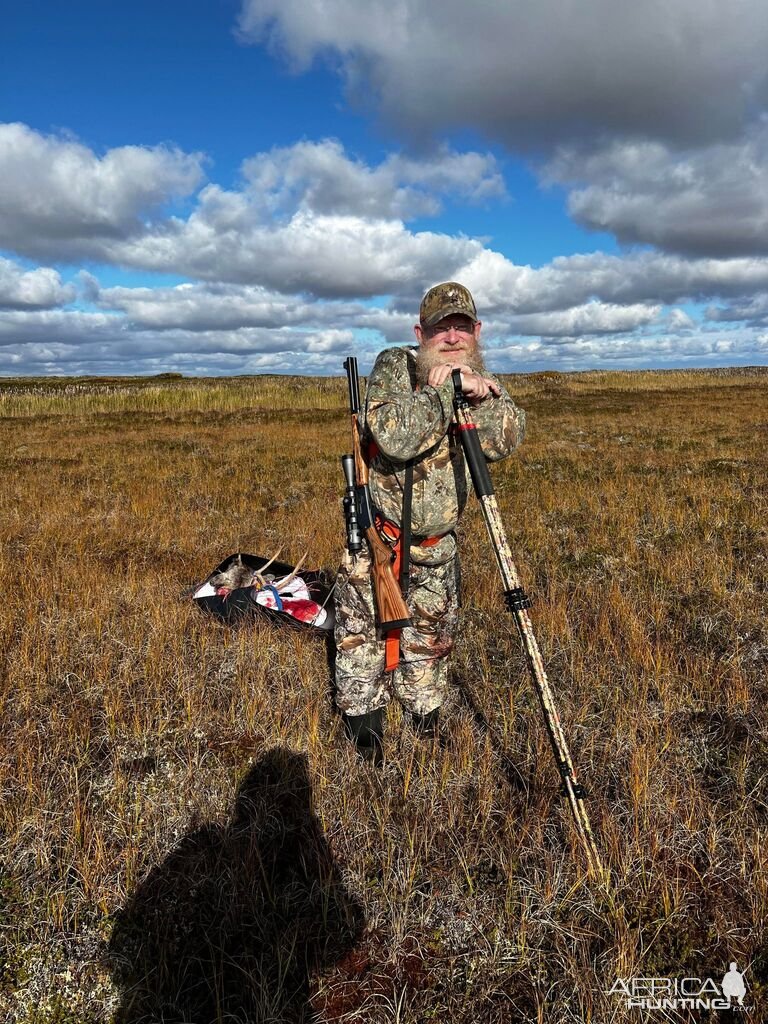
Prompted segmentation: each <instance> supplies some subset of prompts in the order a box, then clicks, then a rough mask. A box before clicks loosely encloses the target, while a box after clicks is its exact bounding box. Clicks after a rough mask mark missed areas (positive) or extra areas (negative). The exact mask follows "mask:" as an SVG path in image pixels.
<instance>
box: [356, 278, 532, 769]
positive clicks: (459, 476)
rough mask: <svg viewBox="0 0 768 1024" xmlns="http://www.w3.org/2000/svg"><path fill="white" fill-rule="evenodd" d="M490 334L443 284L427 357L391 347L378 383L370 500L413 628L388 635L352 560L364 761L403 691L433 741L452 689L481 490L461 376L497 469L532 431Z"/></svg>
mask: <svg viewBox="0 0 768 1024" xmlns="http://www.w3.org/2000/svg"><path fill="white" fill-rule="evenodd" d="M480 328H481V323H480V321H479V320H478V318H477V311H476V309H475V303H474V300H473V298H472V296H471V295H470V293H469V291H468V290H467V289H466V288H465V287H464V286H463V285H461V284H457V283H456V282H455V281H448V282H446V283H444V284H439V285H436V286H435V287H434V288H430V289H429V291H428V292H427V293H426V295H425V296H424V298H423V300H422V303H421V308H420V312H419V323H418V324H416V325H415V327H414V331H415V334H416V338H417V340H418V342H419V345H418V348H416V349H408V348H389V349H386V350H385V351H383V352H382V353H380V355H379V356H378V358H377V360H376V363H375V365H374V367H373V371H372V372H371V375H370V377H369V378H368V388H367V392H366V401H365V434H364V437H365V439H366V440H367V441H368V461H369V468H370V490H371V498H372V501H373V504H374V506H375V507H376V509H377V510H378V513H379V517H378V520H377V525H378V527H379V532H380V533H381V534H382V535H383V536H384V537H385V538H386V539H387V540H388V541H390V543H392V544H393V545H394V546H395V549H396V553H397V563H400V560H401V559H407V560H408V561H407V563H406V568H405V572H404V573H402V575H403V576H404V579H405V581H406V583H407V586H406V587H405V588H404V593H403V596H404V597H405V599H406V602H407V604H408V608H409V610H410V613H411V625H410V626H408V627H406V628H404V629H402V630H398V631H393V633H391V634H389V635H388V636H387V637H386V639H381V638H379V637H378V636H377V634H376V619H375V614H376V613H375V603H374V596H373V589H372V584H371V572H370V570H371V558H370V553H369V552H368V550H367V549H365V548H364V549H363V551H361V552H360V554H359V555H356V556H351V555H350V554H349V553H348V552H347V553H345V556H344V562H343V564H342V567H341V570H340V572H339V577H338V579H337V585H336V703H337V705H338V707H339V708H340V710H341V711H342V713H343V716H344V724H345V728H346V731H347V734H348V735H349V737H350V738H351V739H352V740H353V741H354V742H355V743H356V744H357V748H358V750H359V752H360V754H361V755H362V756H363V757H364V758H365V759H366V760H370V761H373V762H374V763H377V764H378V763H379V762H380V761H381V757H382V742H383V734H384V716H385V712H386V706H387V704H388V703H389V701H390V699H391V697H392V694H393V693H394V695H395V696H396V697H397V698H398V699H399V700H400V702H401V703H402V704H403V706H404V708H405V710H406V713H407V714H408V715H409V717H410V719H411V722H412V724H413V727H414V729H415V730H416V732H417V734H419V735H421V736H434V735H435V734H436V731H437V719H438V715H439V708H440V705H441V704H442V702H443V698H444V696H445V691H446V686H447V681H448V673H447V655H448V652H449V651H450V650H451V647H452V646H453V638H454V632H455V628H456V623H457V620H458V608H459V561H458V556H457V551H456V534H455V532H454V531H455V528H456V526H457V524H458V521H459V517H460V516H461V513H462V512H463V510H464V506H465V504H466V501H467V496H468V494H469V490H470V488H471V481H470V478H469V471H468V469H467V467H466V464H465V460H464V453H463V451H462V448H461V443H460V441H459V439H458V438H457V436H456V432H455V428H454V426H453V394H454V387H453V381H452V378H451V373H452V371H453V370H454V369H458V370H459V371H460V373H461V383H462V390H463V392H464V394H465V395H466V396H467V397H468V398H469V400H470V402H471V404H472V405H473V406H474V414H473V415H474V419H475V422H476V424H477V429H478V434H479V437H480V441H481V444H482V448H483V452H484V453H485V456H486V458H487V459H488V460H490V461H496V460H497V459H503V458H505V457H506V456H507V455H509V454H510V453H511V452H512V451H514V449H515V448H516V447H517V445H518V444H519V443H520V442H521V441H522V439H523V434H524V431H525V414H524V412H523V411H522V410H521V409H518V407H517V406H516V405H515V403H514V402H513V401H512V399H511V398H510V397H509V395H508V394H507V392H506V391H505V390H504V388H503V387H502V385H501V383H500V382H499V381H498V380H497V379H496V377H494V376H493V375H492V374H490V373H488V371H487V370H486V369H485V367H484V365H483V359H482V355H481V353H480ZM409 535H410V543H407V540H408V538H409ZM401 536H402V537H405V538H406V542H405V543H403V541H402V539H401ZM398 548H399V549H400V550H399V551H398ZM397 563H396V564H397ZM396 575H399V573H397V572H396Z"/></svg>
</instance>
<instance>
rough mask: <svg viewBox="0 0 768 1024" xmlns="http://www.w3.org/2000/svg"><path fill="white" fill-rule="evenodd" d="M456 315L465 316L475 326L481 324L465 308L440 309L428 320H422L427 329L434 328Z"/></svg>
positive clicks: (448, 307) (447, 307)
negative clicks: (448, 317)
mask: <svg viewBox="0 0 768 1024" xmlns="http://www.w3.org/2000/svg"><path fill="white" fill-rule="evenodd" d="M454 315H461V316H465V317H466V318H467V319H468V320H471V321H472V323H473V324H477V323H479V322H480V321H479V320H478V319H477V317H476V316H472V314H471V313H470V312H468V310H467V308H466V307H465V306H445V307H444V308H443V309H439V310H438V311H437V312H436V313H433V314H432V316H430V317H428V319H426V320H422V323H423V325H424V326H425V327H434V326H435V324H437V323H440V321H441V320H444V319H445V318H446V317H447V316H454Z"/></svg>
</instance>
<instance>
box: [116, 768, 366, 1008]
mask: <svg viewBox="0 0 768 1024" xmlns="http://www.w3.org/2000/svg"><path fill="white" fill-rule="evenodd" d="M362 926H363V915H362V911H361V909H360V905H359V904H358V903H357V902H356V901H355V900H354V899H353V898H352V897H350V895H349V894H348V893H347V892H345V890H344V887H343V885H342V884H341V880H340V877H339V873H338V869H337V868H336V867H335V865H334V862H333V858H332V856H331V853H330V850H329V848H328V845H327V843H326V841H325V839H324V837H323V834H322V832H321V830H320V827H319V824H318V822H317V819H316V817H315V815H314V813H313V811H312V790H311V786H310V782H309V776H308V772H307V762H306V758H305V757H304V756H303V755H299V754H296V753H293V752H292V751H290V750H285V749H281V748H276V749H274V750H271V751H269V752H268V753H267V754H265V755H264V756H263V757H262V758H261V759H260V760H259V761H258V762H257V763H256V764H254V765H253V766H252V767H251V768H250V770H249V771H248V773H247V774H246V776H245V777H244V779H243V781H242V782H241V784H240V787H239V790H238V793H237V798H236V802H235V807H234V813H233V816H232V821H231V822H230V823H229V824H228V825H226V826H225V827H221V826H216V825H207V826H204V827H203V828H201V829H198V830H197V831H196V832H193V833H191V834H190V835H188V836H186V837H185V838H184V839H183V840H182V841H181V843H180V844H179V846H178V847H177V848H176V849H175V850H174V851H173V852H172V853H171V854H170V855H169V856H168V857H167V858H166V860H165V861H164V862H163V863H162V864H161V865H159V866H158V867H156V868H154V869H153V871H152V872H151V873H150V875H149V877H148V878H147V879H146V881H145V882H144V883H143V884H142V885H141V886H140V887H139V889H138V890H137V891H136V893H135V895H134V896H133V897H132V899H131V900H130V902H129V903H128V905H127V906H126V908H125V909H124V910H123V911H122V912H121V913H120V915H119V918H118V921H117V922H116V925H115V928H114V931H113V934H112V939H111V942H110V945H109V959H110V967H111V970H112V972H113V974H114V976H115V979H116V980H117V982H118V983H119V985H120V986H121V989H122V1001H121V1004H120V1008H119V1010H118V1012H117V1014H116V1016H115V1018H114V1020H115V1024H138V1022H140V1021H157V1022H165V1024H181V1022H185V1024H213V1022H214V1021H225V1020H226V1021H247V1022H248V1024H259V1022H267V1021H270V1022H277V1021H280V1022H285V1024H293V1022H297V1024H298V1022H307V1024H309V1022H311V1021H313V1020H314V1019H315V1017H314V1014H313V1012H312V1008H311V1006H310V1003H309V983H310V978H311V977H312V975H313V974H315V973H316V972H318V971H322V970H325V969H327V968H329V967H330V966H332V965H333V964H334V963H336V962H337V961H338V960H339V959H341V958H342V957H343V956H344V955H345V954H346V953H347V952H348V951H349V950H350V949H351V948H352V947H353V946H354V944H355V942H356V940H357V938H358V936H359V934H360V932H361V930H362Z"/></svg>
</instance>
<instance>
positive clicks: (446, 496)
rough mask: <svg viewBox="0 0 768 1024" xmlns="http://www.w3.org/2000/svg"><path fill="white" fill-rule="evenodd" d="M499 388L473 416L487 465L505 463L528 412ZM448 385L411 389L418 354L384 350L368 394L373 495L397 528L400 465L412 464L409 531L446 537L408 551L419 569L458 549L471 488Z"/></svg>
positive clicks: (402, 467)
mask: <svg viewBox="0 0 768 1024" xmlns="http://www.w3.org/2000/svg"><path fill="white" fill-rule="evenodd" d="M484 376H486V377H489V378H490V379H492V380H494V381H496V383H497V384H499V387H500V388H501V392H502V393H501V395H500V396H499V397H498V398H497V397H494V396H493V395H489V397H488V398H486V399H485V400H484V401H483V402H481V403H480V405H478V406H476V407H475V408H474V409H473V411H472V416H473V419H474V421H475V423H476V424H477V430H478V434H479V436H480V443H481V444H482V448H483V451H484V452H485V456H486V458H487V459H488V460H489V461H495V460H497V459H503V458H505V457H506V456H507V455H509V454H510V453H511V452H513V451H514V449H515V448H516V447H517V445H518V444H520V442H521V441H522V439H523V436H524V433H525V413H524V412H523V410H522V409H518V407H517V406H516V405H515V403H514V402H513V401H512V399H511V398H510V397H509V395H508V394H507V392H506V390H505V389H504V387H503V386H502V385H501V383H500V382H499V381H497V380H496V378H495V377H494V376H493V374H489V373H487V372H485V373H484ZM452 422H453V382H452V381H451V379H450V377H449V378H448V380H446V381H445V383H444V384H441V385H440V387H433V386H432V385H430V384H427V385H425V386H424V387H422V388H420V389H418V390H417V389H416V360H415V350H414V349H407V348H388V349H385V350H384V351H383V352H381V353H380V354H379V356H378V358H377V360H376V363H375V364H374V367H373V370H372V371H371V375H370V377H369V378H368V388H367V391H366V397H365V426H366V431H367V435H368V437H369V438H372V439H373V440H374V441H375V442H376V445H377V446H378V449H379V451H378V454H377V455H376V456H375V457H374V458H373V459H372V461H371V465H370V487H371V497H372V499H373V503H374V505H375V506H376V507H377V508H378V509H379V510H380V511H381V513H382V514H383V515H384V516H385V517H386V518H387V519H389V520H391V521H392V522H394V523H398V524H399V523H400V519H401V516H402V509H403V485H404V481H405V463H406V462H407V461H408V460H410V459H412V460H413V461H414V466H413V499H412V514H411V531H412V534H413V536H414V537H415V538H423V537H433V536H436V535H438V534H446V536H445V537H444V538H443V539H442V540H441V541H440V543H439V544H437V545H435V546H434V547H430V548H420V547H418V546H416V545H414V546H413V547H412V548H411V559H412V561H414V562H416V563H421V564H431V565H434V564H439V563H441V562H444V561H447V560H448V559H449V558H451V556H452V555H453V554H454V552H455V550H456V539H455V536H454V535H453V532H452V531H453V530H454V529H455V527H456V525H457V523H458V521H459V517H460V515H461V513H462V512H463V510H464V506H465V505H466V502H467V496H468V494H469V492H470V490H471V489H472V481H471V478H470V476H469V469H468V467H467V465H466V463H465V459H464V453H463V451H462V448H461V442H460V441H459V439H458V438H457V437H456V436H455V434H454V431H453V430H449V427H450V426H451V424H452Z"/></svg>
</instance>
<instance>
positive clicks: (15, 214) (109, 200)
mask: <svg viewBox="0 0 768 1024" xmlns="http://www.w3.org/2000/svg"><path fill="white" fill-rule="evenodd" d="M201 165H202V157H201V156H200V154H189V153H182V152H181V151H180V150H177V149H171V148H168V147H166V146H154V147H148V146H121V147H119V148H117V149H111V150H109V151H108V152H107V153H105V154H104V156H101V157H99V156H97V155H96V153H94V152H93V150H91V149H89V148H88V147H87V146H85V145H83V144H82V143H80V142H77V141H74V140H72V139H68V138H61V137H58V136H53V135H43V134H41V133H40V132H36V131H34V130H33V129H32V128H29V127H28V126H27V125H24V124H0V181H1V182H2V188H0V246H2V247H3V248H5V249H9V250H13V251H15V252H18V253H21V254H23V255H26V256H30V257H32V258H33V259H44V260H46V259H66V258H78V257H80V256H86V257H87V256H91V255H94V254H98V252H99V249H100V245H101V244H103V242H104V241H105V240H108V241H111V240H115V239H120V238H125V237H128V236H131V235H134V234H137V233H139V234H140V233H143V232H144V230H145V227H144V218H145V217H146V216H147V215H149V214H152V213H153V212H156V211H158V210H160V209H161V208H162V207H163V206H164V205H165V204H166V203H167V202H168V201H169V200H172V199H174V198H177V197H181V196H187V195H189V194H190V193H191V192H193V191H194V190H195V189H196V188H197V186H198V185H199V184H200V182H201V180H202V166H201Z"/></svg>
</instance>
